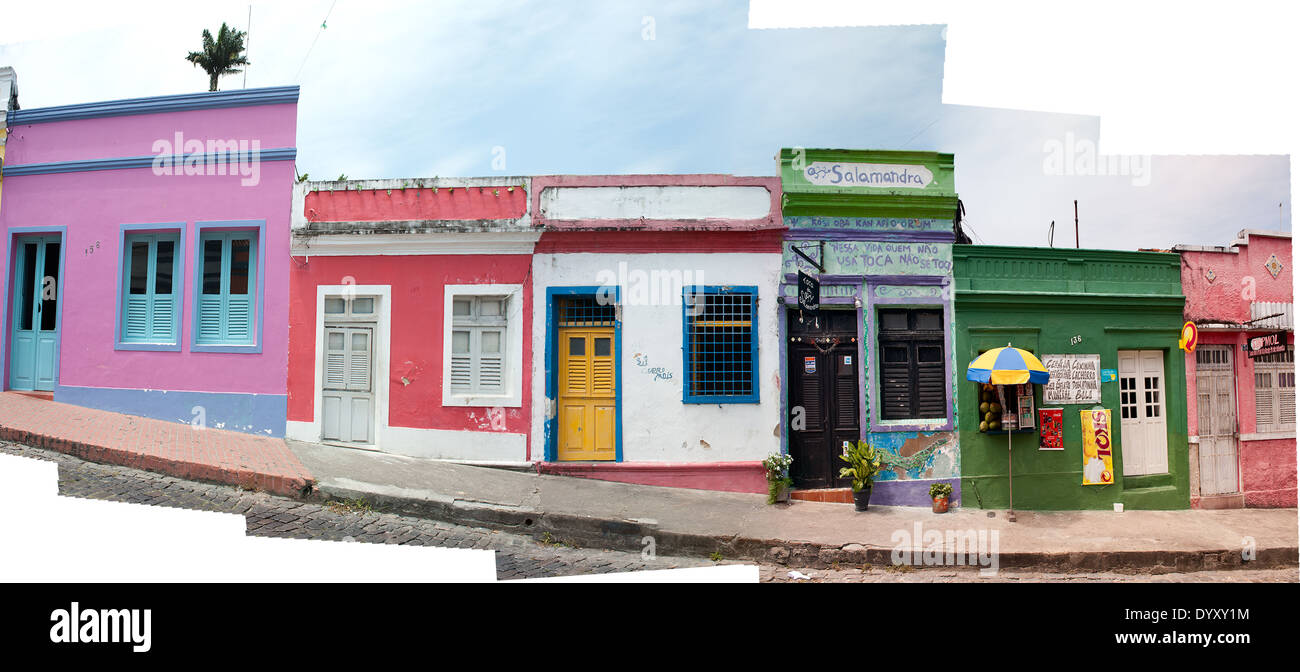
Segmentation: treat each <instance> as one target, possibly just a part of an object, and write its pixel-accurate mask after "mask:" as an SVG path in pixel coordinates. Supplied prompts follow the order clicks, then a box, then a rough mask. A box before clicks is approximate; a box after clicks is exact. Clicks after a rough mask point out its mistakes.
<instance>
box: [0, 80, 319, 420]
mask: <svg viewBox="0 0 1300 672" xmlns="http://www.w3.org/2000/svg"><path fill="white" fill-rule="evenodd" d="M297 101H298V88H297V87H280V88H269V89H249V90H241V91H223V92H213V93H198V94H186V95H175V96H163V97H156V98H139V99H130V100H120V101H111V102H103V103H88V104H79V105H68V106H62V107H49V108H40V109H22V110H10V111H9V112H8V116H7V126H8V138H7V142H6V148H5V149H6V155H5V165H4V190H5V191H4V208H3V210H0V229H2V230H3V235H4V241H5V274H4V280H3V295H4V297H5V302H6V303H5V311H4V316H3V324H4V326H3V329H0V342H2V343H3V350H2V351H3V353H4V386H5V389H8V390H18V391H31V392H33V393H36V394H39V395H42V396H52V397H53V399H55V400H57V401H64V402H68V403H74V404H80V405H85V406H90V407H95V408H101V409H105V410H111V411H117V412H124V413H130V414H133V415H141V416H145V417H153V418H160V419H166V420H173V421H177V422H184V423H188V424H192V425H195V426H203V427H212V428H222V429H230V430H238V431H244V432H249V433H255V434H260V435H269V436H282V435H283V434H284V423H285V407H286V387H285V378H286V368H287V350H288V319H287V313H288V284H289V283H288V280H289V278H288V266H289V211H290V201H291V198H292V189H293V183H294V167H293V159H294V156H295V154H296V149H295V137H296V125H297Z"/></svg>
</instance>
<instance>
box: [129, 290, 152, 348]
mask: <svg viewBox="0 0 1300 672" xmlns="http://www.w3.org/2000/svg"><path fill="white" fill-rule="evenodd" d="M125 322H126V327H125V329H124V331H125V333H124V336H125V337H126V340H128V341H143V340H146V339H147V338H149V335H150V322H149V297H148V296H146V295H141V294H128V295H127V297H126V320H125Z"/></svg>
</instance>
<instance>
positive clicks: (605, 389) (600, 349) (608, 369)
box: [589, 336, 614, 397]
mask: <svg viewBox="0 0 1300 672" xmlns="http://www.w3.org/2000/svg"><path fill="white" fill-rule="evenodd" d="M589 345H590V347H591V349H592V356H591V395H592V396H594V397H613V396H614V357H613V355H612V354H611V350H610V338H609V337H608V336H595V337H594V338H592V339H591V342H590V343H589Z"/></svg>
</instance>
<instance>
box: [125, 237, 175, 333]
mask: <svg viewBox="0 0 1300 672" xmlns="http://www.w3.org/2000/svg"><path fill="white" fill-rule="evenodd" d="M178 240H179V237H178V236H174V235H168V234H132V235H127V236H124V237H123V242H124V249H123V251H122V254H123V256H124V258H123V262H122V276H123V278H122V287H120V288H119V291H120V292H121V296H122V302H121V305H122V314H121V315H120V316H119V319H120V321H121V325H122V333H121V334H120V335H119V338H120V340H121V341H122V342H124V343H162V344H170V343H176V342H177V341H178V339H179V335H178V334H177V326H178V323H177V320H176V313H177V308H178V304H179V300H178V296H179V290H178V283H176V281H175V277H174V276H173V278H172V283H171V292H170V293H168V294H159V293H157V285H156V282H155V281H156V279H157V276H158V246H159V243H160V242H169V243H171V244H172V249H173V252H172V269H171V271H169V272H171V273H174V272H175V264H176V257H175V249H176V245H177V241H178ZM141 244H144V245H147V247H148V255H147V256H146V258H144V259H136V258H135V257H134V255H133V254H132V252H133V250H134V249H135V247H136V246H139V245H141ZM141 266H143V268H141ZM142 271H143V273H144V285H145V289H144V292H143V293H139V294H132V293H131V281H132V276H133V274H139V273H140V272H142Z"/></svg>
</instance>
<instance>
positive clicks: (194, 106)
mask: <svg viewBox="0 0 1300 672" xmlns="http://www.w3.org/2000/svg"><path fill="white" fill-rule="evenodd" d="M297 102H298V87H297V86H276V87H267V88H261V89H240V90H238V91H205V92H203V93H182V94H179V95H172V96H151V97H148V98H126V99H123V100H109V101H102V102H97V103H78V104H75V105H60V106H57V107H39V108H35V109H30V110H12V111H10V112H9V114H8V123H9V125H10V126H17V125H29V124H47V123H51V122H56V121H72V120H75V119H98V118H102V117H122V116H128V115H135V114H162V113H166V112H185V111H188V110H213V109H220V108H225V107H253V106H257V105H283V104H288V103H297Z"/></svg>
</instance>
